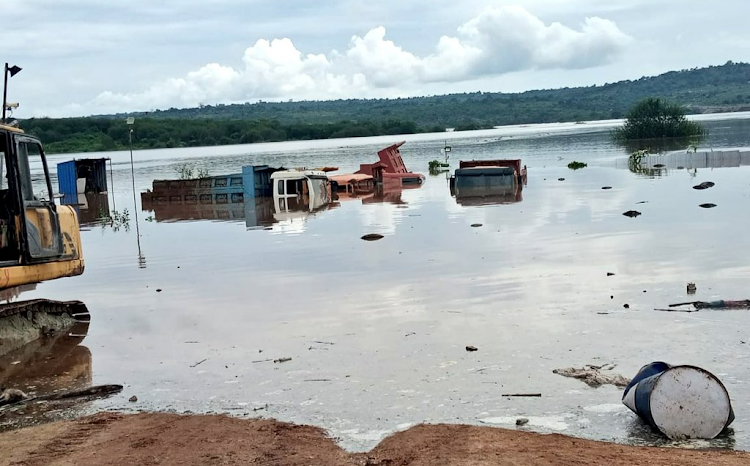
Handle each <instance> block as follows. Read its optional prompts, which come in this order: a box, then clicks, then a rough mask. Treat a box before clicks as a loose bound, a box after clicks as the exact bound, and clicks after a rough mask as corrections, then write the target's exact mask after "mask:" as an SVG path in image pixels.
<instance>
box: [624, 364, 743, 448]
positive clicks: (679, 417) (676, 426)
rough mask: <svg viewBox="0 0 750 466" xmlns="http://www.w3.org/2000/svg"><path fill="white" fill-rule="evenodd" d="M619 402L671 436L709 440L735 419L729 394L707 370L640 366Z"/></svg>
mask: <svg viewBox="0 0 750 466" xmlns="http://www.w3.org/2000/svg"><path fill="white" fill-rule="evenodd" d="M622 402H623V403H624V404H625V406H627V407H628V408H630V410H631V411H633V412H634V413H636V414H637V415H638V416H639V417H640V418H641V419H642V420H643V421H644V422H646V423H647V424H649V425H650V426H651V427H652V428H654V429H656V430H658V431H659V432H661V433H662V434H664V435H666V436H667V437H669V438H670V439H673V440H679V439H712V438H714V437H716V436H717V435H719V434H720V433H721V432H722V431H723V430H724V429H725V428H726V427H728V426H729V424H731V423H732V421H734V411H733V410H732V404H731V401H730V399H729V394H728V393H727V390H726V388H725V387H724V385H723V384H722V383H721V381H720V380H719V379H718V378H717V377H716V376H715V375H713V374H711V373H710V372H708V371H706V370H705V369H701V368H700V367H694V366H670V365H669V364H666V363H662V362H657V363H652V364H649V365H647V366H644V367H643V368H641V370H640V371H639V372H638V375H636V377H635V378H634V379H633V381H632V382H631V383H630V385H628V387H627V388H626V389H625V393H624V394H623V398H622Z"/></svg>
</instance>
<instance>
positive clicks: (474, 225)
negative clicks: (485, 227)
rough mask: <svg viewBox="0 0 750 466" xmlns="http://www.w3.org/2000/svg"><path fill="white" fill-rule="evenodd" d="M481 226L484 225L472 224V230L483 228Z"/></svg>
mask: <svg viewBox="0 0 750 466" xmlns="http://www.w3.org/2000/svg"><path fill="white" fill-rule="evenodd" d="M481 226H482V224H481V223H472V224H471V227H472V228H479V227H481Z"/></svg>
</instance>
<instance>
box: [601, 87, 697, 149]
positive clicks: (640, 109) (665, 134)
mask: <svg viewBox="0 0 750 466" xmlns="http://www.w3.org/2000/svg"><path fill="white" fill-rule="evenodd" d="M705 134H706V130H705V129H704V128H703V126H701V124H700V123H697V122H695V121H690V120H688V119H687V116H686V111H685V109H684V108H683V107H682V106H680V105H678V104H675V103H673V102H669V101H666V100H664V99H660V98H653V97H650V98H647V99H644V100H642V101H640V102H638V103H637V104H636V105H635V106H634V107H633V108H632V109H630V111H629V112H628V114H627V117H626V119H625V124H624V125H623V126H622V127H620V128H617V129H615V131H614V137H615V139H616V140H619V141H631V140H636V139H663V138H686V139H687V138H691V137H703V136H705Z"/></svg>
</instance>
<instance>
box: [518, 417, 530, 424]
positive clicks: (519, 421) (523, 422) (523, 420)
mask: <svg viewBox="0 0 750 466" xmlns="http://www.w3.org/2000/svg"><path fill="white" fill-rule="evenodd" d="M528 423H529V420H528V419H526V418H525V417H519V418H518V419H516V425H517V426H525V425H526V424H528Z"/></svg>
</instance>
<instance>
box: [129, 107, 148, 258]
mask: <svg viewBox="0 0 750 466" xmlns="http://www.w3.org/2000/svg"><path fill="white" fill-rule="evenodd" d="M125 124H126V125H128V142H129V143H130V178H131V179H132V181H133V211H134V213H135V238H136V242H137V243H138V268H139V269H145V268H146V257H145V256H144V255H143V251H142V250H141V227H140V225H139V224H138V196H136V194H135V165H134V164H133V125H134V124H135V118H134V117H128V119H127V120H125Z"/></svg>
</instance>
